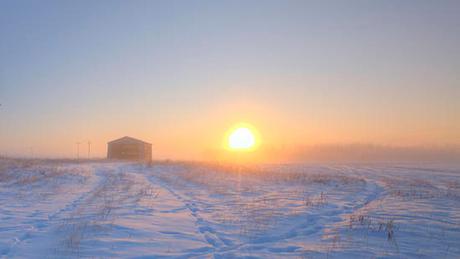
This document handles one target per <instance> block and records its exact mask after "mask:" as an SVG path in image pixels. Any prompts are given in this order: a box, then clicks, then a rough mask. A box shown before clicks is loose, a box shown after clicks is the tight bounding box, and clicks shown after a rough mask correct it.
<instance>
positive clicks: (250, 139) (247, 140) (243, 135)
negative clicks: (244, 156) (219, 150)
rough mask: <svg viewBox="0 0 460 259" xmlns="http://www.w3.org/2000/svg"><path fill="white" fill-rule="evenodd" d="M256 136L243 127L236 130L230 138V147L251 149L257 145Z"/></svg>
mask: <svg viewBox="0 0 460 259" xmlns="http://www.w3.org/2000/svg"><path fill="white" fill-rule="evenodd" d="M255 142H256V141H255V137H254V134H253V133H252V132H251V130H250V129H248V128H245V127H241V128H237V129H235V130H234V131H233V132H232V133H231V134H230V136H229V137H228V146H229V147H230V148H231V149H238V150H244V149H250V148H252V147H253V146H254V144H255Z"/></svg>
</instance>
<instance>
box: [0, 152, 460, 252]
mask: <svg viewBox="0 0 460 259" xmlns="http://www.w3.org/2000/svg"><path fill="white" fill-rule="evenodd" d="M74 257H90V258H108V257H124V258H158V257H180V258H209V257H215V258H233V257H246V258H252V257H254V258H286V257H293V258H376V257H377V258H382V257H383V258H392V257H394V258H418V257H422V258H460V167H449V166H445V165H444V166H440V165H431V166H428V165H427V166H423V167H416V166H408V165H405V166H396V165H368V166H364V165H356V166H352V165H342V166H339V165H335V166H321V165H276V166H274V165H270V166H269V165H264V166H257V167H255V166H254V167H237V166H233V167H232V166H217V165H205V164H192V163H183V164H180V163H161V164H156V165H154V166H151V167H149V166H144V165H137V164H128V163H108V162H94V163H71V162H63V161H61V162H58V161H55V162H52V161H27V160H6V159H4V160H0V258H74Z"/></svg>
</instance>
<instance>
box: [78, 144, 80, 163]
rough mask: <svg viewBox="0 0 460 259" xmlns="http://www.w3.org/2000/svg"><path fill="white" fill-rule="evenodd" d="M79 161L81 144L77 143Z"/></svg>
mask: <svg viewBox="0 0 460 259" xmlns="http://www.w3.org/2000/svg"><path fill="white" fill-rule="evenodd" d="M77 160H80V142H77Z"/></svg>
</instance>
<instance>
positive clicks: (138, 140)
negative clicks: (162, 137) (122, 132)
mask: <svg viewBox="0 0 460 259" xmlns="http://www.w3.org/2000/svg"><path fill="white" fill-rule="evenodd" d="M122 142H137V143H141V144H149V145H152V144H150V143H148V142H145V141H142V140H140V139H135V138H132V137H128V136H124V137H122V138H119V139H115V140H112V141H109V143H108V144H115V143H122Z"/></svg>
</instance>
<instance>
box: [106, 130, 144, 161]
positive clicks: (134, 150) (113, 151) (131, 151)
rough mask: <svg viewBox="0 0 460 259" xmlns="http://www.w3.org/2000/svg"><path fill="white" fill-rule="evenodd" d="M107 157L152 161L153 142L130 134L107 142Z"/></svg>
mask: <svg viewBox="0 0 460 259" xmlns="http://www.w3.org/2000/svg"><path fill="white" fill-rule="evenodd" d="M107 158H108V159H117V160H131V161H151V160H152V144H150V143H147V142H145V141H142V140H139V139H135V138H131V137H128V136H125V137H122V138H119V139H115V140H112V141H110V142H109V143H107Z"/></svg>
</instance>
